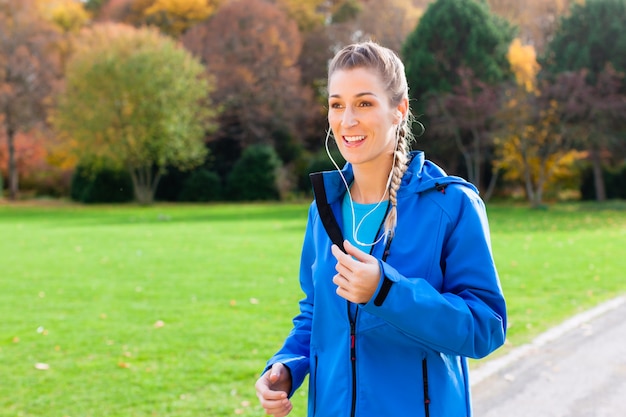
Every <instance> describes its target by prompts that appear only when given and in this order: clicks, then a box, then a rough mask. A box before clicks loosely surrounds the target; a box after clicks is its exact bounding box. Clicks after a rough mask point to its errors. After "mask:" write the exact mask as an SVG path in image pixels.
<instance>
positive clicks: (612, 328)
mask: <svg viewBox="0 0 626 417" xmlns="http://www.w3.org/2000/svg"><path fill="white" fill-rule="evenodd" d="M471 383H472V396H473V406H474V416H475V417H522V416H523V417H626V296H623V297H619V298H616V299H614V300H611V301H609V302H607V303H605V304H603V305H601V306H598V307H596V308H594V309H593V310H590V311H588V312H586V313H583V314H581V315H579V316H576V317H574V318H572V319H571V320H568V321H567V322H565V323H563V324H562V325H561V326H559V327H557V328H555V329H552V330H550V331H548V332H546V333H544V334H543V335H541V336H540V337H538V338H537V339H535V341H534V342H533V343H531V344H529V345H525V346H522V347H520V348H518V349H516V350H514V351H512V352H511V353H509V354H507V355H505V356H504V357H501V358H497V359H494V360H492V361H488V362H486V364H485V365H483V366H481V367H479V368H478V369H476V370H474V371H473V372H472V373H471Z"/></svg>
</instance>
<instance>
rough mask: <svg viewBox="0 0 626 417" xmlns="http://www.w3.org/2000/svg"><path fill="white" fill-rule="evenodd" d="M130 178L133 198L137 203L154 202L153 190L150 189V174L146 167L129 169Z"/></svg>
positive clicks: (148, 203) (147, 203)
mask: <svg viewBox="0 0 626 417" xmlns="http://www.w3.org/2000/svg"><path fill="white" fill-rule="evenodd" d="M129 172H130V178H131V179H132V181H133V188H134V191H135V199H136V200H137V202H138V203H139V204H142V205H150V204H152V203H153V202H154V192H153V190H152V184H151V175H150V173H149V172H147V169H144V168H136V169H132V168H130V169H129Z"/></svg>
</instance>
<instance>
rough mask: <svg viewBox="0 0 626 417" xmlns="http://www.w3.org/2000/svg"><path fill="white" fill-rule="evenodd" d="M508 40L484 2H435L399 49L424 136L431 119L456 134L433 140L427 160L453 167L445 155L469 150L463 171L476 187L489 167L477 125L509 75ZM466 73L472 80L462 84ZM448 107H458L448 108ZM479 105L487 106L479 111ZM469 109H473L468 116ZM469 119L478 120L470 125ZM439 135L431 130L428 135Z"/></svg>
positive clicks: (506, 30) (499, 20)
mask: <svg viewBox="0 0 626 417" xmlns="http://www.w3.org/2000/svg"><path fill="white" fill-rule="evenodd" d="M512 38H513V30H512V29H511V27H510V26H509V25H508V24H507V23H506V22H505V21H504V20H503V19H502V18H499V17H497V16H495V15H493V14H492V13H491V12H490V10H489V8H488V7H487V5H486V4H485V3H484V2H482V1H475V0H437V1H435V2H434V3H432V4H431V5H430V6H429V7H428V9H427V10H426V12H425V13H424V15H423V16H422V17H421V19H420V21H419V24H418V26H417V28H416V29H415V30H414V31H413V32H412V33H411V34H409V36H408V38H407V40H406V42H405V44H404V46H403V48H402V56H403V57H404V61H405V65H406V73H407V78H408V82H409V86H410V90H409V91H410V95H411V98H412V99H413V100H414V103H415V104H414V111H415V112H416V113H417V115H418V116H419V115H423V114H425V117H423V118H422V120H423V121H424V123H425V125H426V133H427V135H430V133H429V129H430V126H431V124H432V123H434V121H435V120H436V121H437V123H438V124H441V123H444V124H445V123H448V124H451V129H452V130H453V131H454V132H456V133H455V134H453V135H450V134H448V135H443V136H440V135H439V136H437V137H438V138H440V139H439V140H437V141H436V142H434V143H435V145H436V146H433V145H431V147H430V149H431V150H432V151H433V153H432V154H431V155H433V154H434V156H436V157H438V158H439V159H444V158H445V159H446V160H447V161H448V162H451V163H454V160H453V159H451V158H450V157H449V156H448V155H450V154H454V153H455V152H456V153H458V152H459V151H460V152H461V153H463V152H465V151H466V150H468V149H473V150H472V152H471V161H467V162H465V163H464V166H465V169H467V177H468V179H469V180H470V181H471V182H473V183H475V184H476V185H477V186H478V187H481V188H483V187H484V184H481V182H482V180H481V175H480V173H481V172H482V171H486V169H485V168H484V164H489V158H487V157H486V155H489V153H490V147H491V143H490V142H489V140H488V139H489V137H488V135H486V132H487V131H488V130H489V126H488V125H487V124H483V125H482V126H481V127H479V126H478V125H479V124H480V123H489V122H490V117H488V115H486V114H482V112H483V111H484V110H487V109H488V108H489V103H487V102H485V101H484V97H485V94H486V95H487V96H488V95H490V94H492V93H491V92H489V90H490V89H492V88H494V87H495V86H497V85H498V84H499V83H501V82H503V81H504V80H507V79H508V78H510V76H511V72H510V67H509V63H508V61H507V59H506V52H507V49H508V46H509V44H510V43H511V40H512ZM470 74H471V77H472V79H471V80H469V79H466V78H465V77H466V76H468V75H470ZM454 96H456V98H455V97H454ZM450 100H452V102H450ZM453 102H456V103H457V106H451V105H450V104H453ZM462 103H464V104H462ZM472 103H473V104H472ZM482 105H487V107H486V108H485V109H482V110H481V109H480V106H482ZM468 106H470V107H471V106H474V110H472V111H469V112H468V109H469V107H468ZM455 107H456V109H457V110H458V111H459V112H460V113H459V114H458V115H457V114H455V110H454V109H455ZM471 115H474V116H475V117H477V119H475V120H474V121H471V120H469V119H468V117H472V116H471ZM469 126H473V128H469V129H468V127H469ZM442 131H443V129H432V133H437V132H442ZM465 159H467V158H465ZM455 168H457V167H456V166H454V167H453V169H455Z"/></svg>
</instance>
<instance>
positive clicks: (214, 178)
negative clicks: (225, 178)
mask: <svg viewBox="0 0 626 417" xmlns="http://www.w3.org/2000/svg"><path fill="white" fill-rule="evenodd" d="M221 191H222V185H221V181H220V177H219V175H217V173H215V172H212V171H209V170H207V169H204V168H201V169H198V170H196V171H194V172H192V173H191V175H190V176H189V177H188V178H187V179H186V180H185V181H184V182H183V189H182V191H181V192H180V195H179V196H178V201H198V202H205V201H216V200H219V199H220V198H221Z"/></svg>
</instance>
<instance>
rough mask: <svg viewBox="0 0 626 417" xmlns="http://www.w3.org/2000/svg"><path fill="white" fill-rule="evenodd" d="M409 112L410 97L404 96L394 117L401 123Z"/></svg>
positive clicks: (395, 121) (395, 120) (396, 121)
mask: <svg viewBox="0 0 626 417" xmlns="http://www.w3.org/2000/svg"><path fill="white" fill-rule="evenodd" d="M408 112H409V99H408V98H406V97H404V98H403V99H402V100H401V101H400V104H398V107H396V118H395V119H394V123H395V124H400V123H401V122H402V121H403V120H404V119H405V118H406V116H407V113H408Z"/></svg>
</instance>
